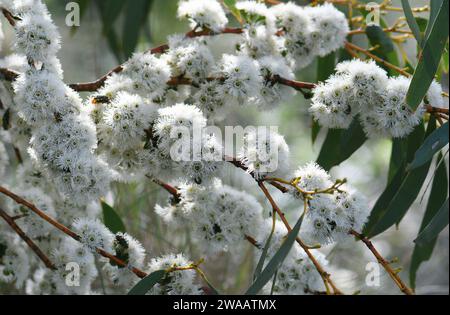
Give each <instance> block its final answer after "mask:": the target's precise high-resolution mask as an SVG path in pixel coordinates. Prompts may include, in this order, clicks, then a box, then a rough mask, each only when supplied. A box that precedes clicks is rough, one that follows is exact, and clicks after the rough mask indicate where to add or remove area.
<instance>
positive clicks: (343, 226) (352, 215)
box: [291, 163, 370, 245]
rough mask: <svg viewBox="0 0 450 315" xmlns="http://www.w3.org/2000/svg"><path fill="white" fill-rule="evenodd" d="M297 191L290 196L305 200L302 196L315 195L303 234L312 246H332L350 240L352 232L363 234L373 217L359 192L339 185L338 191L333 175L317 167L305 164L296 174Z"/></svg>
mask: <svg viewBox="0 0 450 315" xmlns="http://www.w3.org/2000/svg"><path fill="white" fill-rule="evenodd" d="M295 178H296V179H297V187H298V188H299V189H300V190H297V189H295V188H292V190H291V192H292V193H293V195H294V196H295V197H296V198H301V199H303V198H304V195H303V194H302V192H307V193H312V192H314V194H311V195H310V198H311V199H310V200H308V210H307V213H306V217H305V219H304V222H303V225H302V227H303V228H302V230H301V232H300V234H301V235H302V237H303V238H304V239H305V240H307V241H309V242H311V243H312V244H325V245H326V244H330V243H333V242H337V241H341V240H345V239H350V238H351V237H350V235H349V232H350V231H352V230H355V231H361V230H362V228H363V227H364V224H365V223H366V221H367V218H368V216H369V213H370V209H369V206H368V204H367V202H366V200H365V198H364V197H363V196H361V194H360V193H359V192H357V191H354V190H353V189H351V188H349V187H347V186H346V185H339V187H338V188H337V187H335V186H337V185H336V182H335V183H333V181H332V180H331V177H330V175H329V174H328V173H327V172H326V171H325V170H323V169H322V168H321V167H320V166H318V165H317V164H315V163H309V164H306V165H305V166H303V167H300V168H299V169H298V170H297V171H296V172H295Z"/></svg>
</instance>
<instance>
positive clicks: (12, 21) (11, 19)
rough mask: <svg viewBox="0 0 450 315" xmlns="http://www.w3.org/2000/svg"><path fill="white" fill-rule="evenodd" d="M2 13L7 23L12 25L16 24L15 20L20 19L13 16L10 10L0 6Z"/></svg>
mask: <svg viewBox="0 0 450 315" xmlns="http://www.w3.org/2000/svg"><path fill="white" fill-rule="evenodd" d="M1 10H2V13H3V15H4V16H5V18H6V19H7V20H8V22H9V24H11V26H12V27H15V26H16V21H20V18H18V17H16V16H14V15H13V14H12V13H11V12H10V11H8V10H7V9H6V8H1Z"/></svg>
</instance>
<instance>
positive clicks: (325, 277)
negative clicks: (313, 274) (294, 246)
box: [258, 182, 342, 295]
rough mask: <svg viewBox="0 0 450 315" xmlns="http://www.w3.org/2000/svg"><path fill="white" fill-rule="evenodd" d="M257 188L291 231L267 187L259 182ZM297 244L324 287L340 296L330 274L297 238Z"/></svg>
mask: <svg viewBox="0 0 450 315" xmlns="http://www.w3.org/2000/svg"><path fill="white" fill-rule="evenodd" d="M258 186H259V187H260V188H261V190H262V191H263V193H264V195H265V196H266V198H267V199H268V200H269V202H270V204H271V206H272V208H273V210H275V212H276V213H277V214H278V215H279V216H280V218H281V221H283V223H284V225H285V226H286V228H287V230H288V231H289V232H291V231H292V228H291V226H290V224H289V222H288V220H287V219H286V217H285V216H284V213H283V211H281V209H280V207H278V205H277V204H276V202H275V200H274V199H273V197H272V195H271V194H270V193H269V191H268V190H267V187H266V186H265V185H264V183H263V182H259V183H258ZM296 241H297V243H298V244H299V245H300V247H301V248H303V250H304V251H305V253H306V254H307V255H308V257H309V259H310V260H311V262H312V263H313V264H314V266H315V267H316V269H317V271H318V272H319V274H320V276H321V277H322V279H323V281H324V284H325V286H326V287H327V288H328V285H330V286H331V287H332V288H333V291H334V294H335V295H342V292H341V291H340V290H339V289H338V288H337V287H336V285H335V284H334V282H333V281H332V280H331V278H330V274H329V273H327V272H326V271H325V270H324V269H323V267H322V266H321V265H320V263H319V262H318V261H317V260H316V258H315V257H314V255H313V254H312V253H311V251H310V249H309V247H308V246H307V245H306V244H304V243H303V241H302V240H301V239H300V238H299V237H297V238H296Z"/></svg>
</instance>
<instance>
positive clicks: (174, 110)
mask: <svg viewBox="0 0 450 315" xmlns="http://www.w3.org/2000/svg"><path fill="white" fill-rule="evenodd" d="M158 113H159V116H158V118H157V119H156V121H155V124H154V127H153V139H152V141H150V142H149V147H150V151H149V154H150V156H149V159H148V160H149V172H150V174H151V175H152V176H154V177H161V176H163V177H165V178H174V177H175V176H176V174H181V177H182V178H184V179H186V180H188V181H194V182H196V183H202V182H205V181H208V180H210V179H211V178H212V177H213V176H215V175H216V174H217V172H218V171H220V166H221V164H223V163H222V146H221V143H220V142H219V141H218V140H217V139H216V138H215V137H213V136H211V135H209V134H207V133H206V132H205V131H206V130H205V129H204V127H205V126H206V118H205V117H204V116H203V114H202V112H201V111H200V110H199V109H198V108H197V107H195V106H192V105H185V104H176V105H174V106H171V107H167V108H162V109H160V110H159V112H158ZM174 169H175V171H178V172H175V173H174ZM168 175H169V176H168Z"/></svg>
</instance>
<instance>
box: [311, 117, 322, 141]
mask: <svg viewBox="0 0 450 315" xmlns="http://www.w3.org/2000/svg"><path fill="white" fill-rule="evenodd" d="M321 129H322V127H321V126H320V125H319V123H318V122H317V121H316V120H315V119H312V120H311V141H312V144H314V143H316V140H317V137H318V136H319V133H320V130H321Z"/></svg>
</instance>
